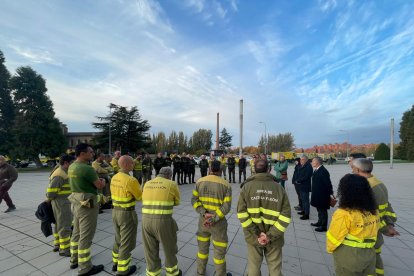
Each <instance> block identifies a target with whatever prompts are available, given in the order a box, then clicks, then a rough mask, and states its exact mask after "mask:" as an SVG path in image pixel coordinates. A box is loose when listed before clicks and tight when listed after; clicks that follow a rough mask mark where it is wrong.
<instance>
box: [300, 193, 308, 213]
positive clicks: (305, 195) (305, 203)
mask: <svg viewBox="0 0 414 276" xmlns="http://www.w3.org/2000/svg"><path fill="white" fill-rule="evenodd" d="M300 198H301V199H302V210H303V212H304V213H305V216H309V209H310V204H309V192H304V191H300Z"/></svg>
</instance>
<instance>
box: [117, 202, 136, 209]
mask: <svg viewBox="0 0 414 276" xmlns="http://www.w3.org/2000/svg"><path fill="white" fill-rule="evenodd" d="M135 204H136V203H135V201H133V202H130V203H122V202H119V201H112V205H113V206H118V207H122V208H128V207H132V206H135Z"/></svg>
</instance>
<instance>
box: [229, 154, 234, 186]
mask: <svg viewBox="0 0 414 276" xmlns="http://www.w3.org/2000/svg"><path fill="white" fill-rule="evenodd" d="M227 168H228V169H229V183H231V182H232V179H233V183H236V159H235V158H234V156H233V154H230V155H229V157H228V158H227Z"/></svg>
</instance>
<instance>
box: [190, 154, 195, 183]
mask: <svg viewBox="0 0 414 276" xmlns="http://www.w3.org/2000/svg"><path fill="white" fill-rule="evenodd" d="M188 159H189V160H190V162H189V169H188V171H189V174H188V183H195V181H194V177H195V167H196V166H197V162H196V161H195V160H194V156H192V155H190V154H189V155H188Z"/></svg>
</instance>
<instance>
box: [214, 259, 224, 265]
mask: <svg viewBox="0 0 414 276" xmlns="http://www.w3.org/2000/svg"><path fill="white" fill-rule="evenodd" d="M225 262H226V259H223V260H219V259H216V258H214V263H215V264H224V263H225Z"/></svg>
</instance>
